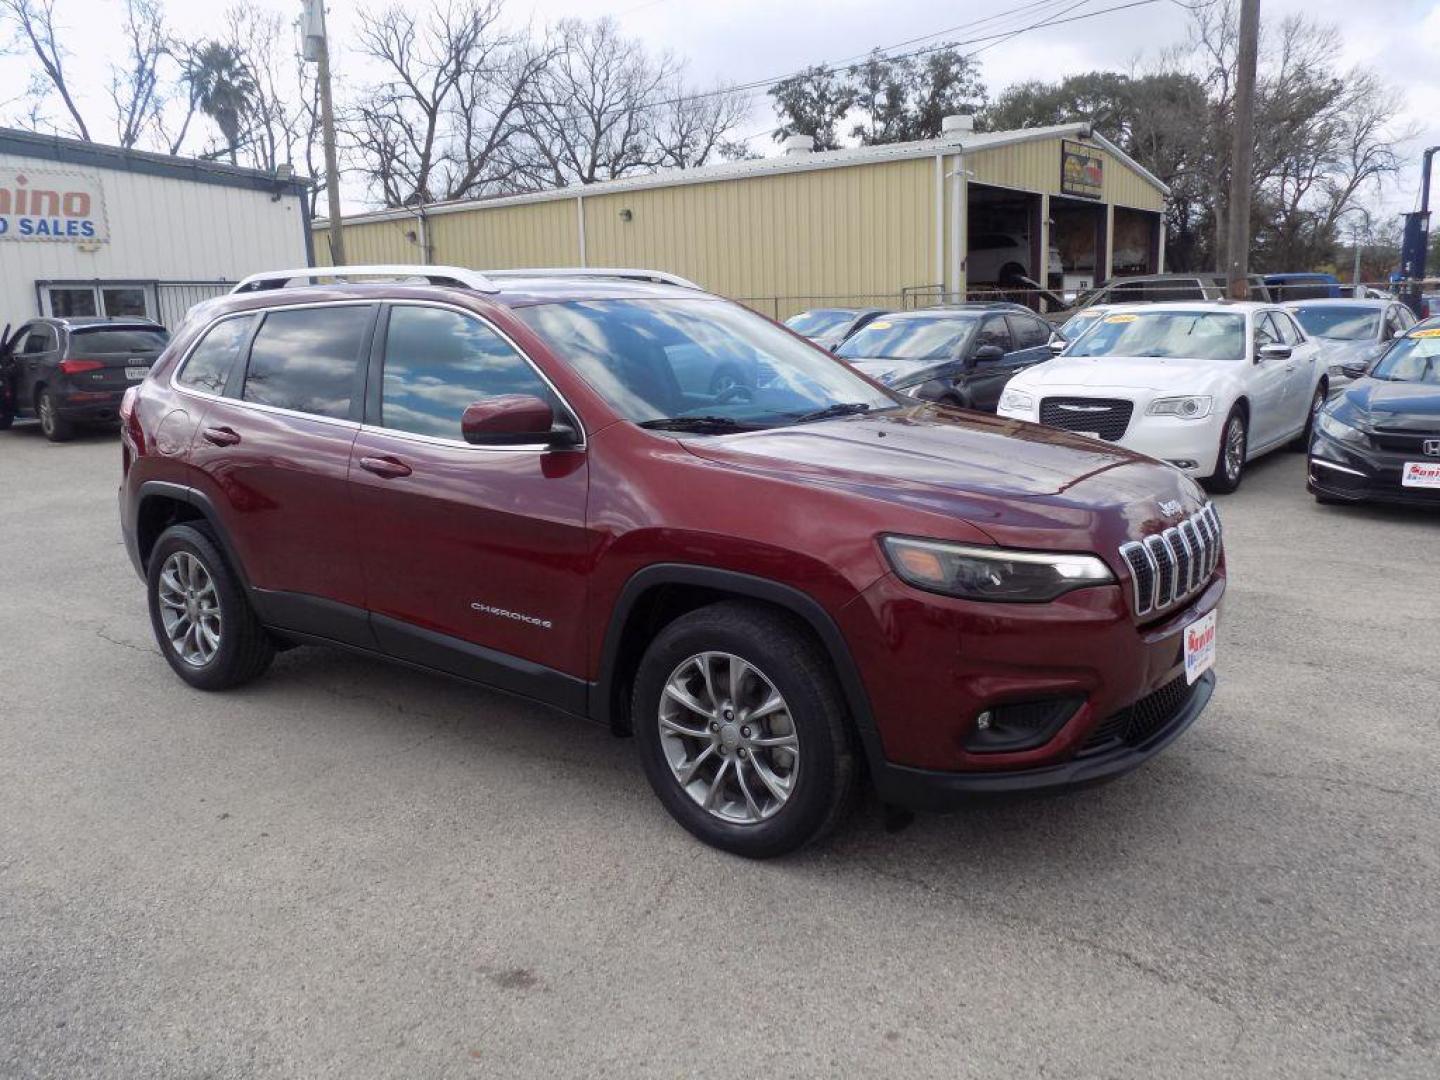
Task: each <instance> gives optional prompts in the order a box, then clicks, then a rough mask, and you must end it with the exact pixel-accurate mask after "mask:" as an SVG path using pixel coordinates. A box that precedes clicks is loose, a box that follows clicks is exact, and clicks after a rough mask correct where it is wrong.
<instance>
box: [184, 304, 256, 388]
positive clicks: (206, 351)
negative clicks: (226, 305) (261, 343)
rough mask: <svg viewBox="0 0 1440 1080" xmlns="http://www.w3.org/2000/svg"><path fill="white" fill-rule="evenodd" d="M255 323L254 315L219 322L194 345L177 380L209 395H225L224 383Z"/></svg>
mask: <svg viewBox="0 0 1440 1080" xmlns="http://www.w3.org/2000/svg"><path fill="white" fill-rule="evenodd" d="M254 323H255V316H253V315H246V316H243V317H242V318H237V319H226V320H225V321H224V322H221V323H216V324H215V325H214V326H213V327H211V328H210V332H209V333H207V334H206V335H205V336H204V338H202V339H201V341H200V344H199V345H197V346H195V351H194V352H192V353H191V354H190V359H189V360H186V361H185V366H184V367H183V368H182V369H181V370H180V374H179V375H178V376H176V378H175V381H176V382H177V383H179V384H180V385H181V386H188V387H190V388H191V389H192V390H203V391H204V392H205V393H207V394H219V393H223V392H224V390H225V382H226V380H227V379H229V377H230V367H231V365H232V364H234V362H235V358H236V357H237V356H239V355H240V347H241V346H242V345H244V344H245V339H246V338H247V337H249V335H250V327H251V326H253V325H254Z"/></svg>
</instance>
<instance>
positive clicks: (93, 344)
mask: <svg viewBox="0 0 1440 1080" xmlns="http://www.w3.org/2000/svg"><path fill="white" fill-rule="evenodd" d="M169 340H170V335H169V334H167V333H166V332H165V331H164V330H145V329H143V328H141V327H132V328H126V329H120V330H114V329H110V330H101V329H98V328H97V329H94V330H89V329H86V328H85V327H81V328H79V329H77V330H71V331H70V351H71V352H72V353H75V354H76V355H77V356H78V355H80V354H81V353H85V354H86V355H88V354H90V353H130V352H159V351H160V350H161V349H163V348H165V344H166V342H168V341H169Z"/></svg>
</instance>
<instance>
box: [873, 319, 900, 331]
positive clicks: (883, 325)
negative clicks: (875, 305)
mask: <svg viewBox="0 0 1440 1080" xmlns="http://www.w3.org/2000/svg"><path fill="white" fill-rule="evenodd" d="M894 325H895V324H894V323H892V322H886V321H885V320H884V319H876V320H875V321H874V322H872V323H871V324H870V329H871V330H889V329H890V327H892V326H894Z"/></svg>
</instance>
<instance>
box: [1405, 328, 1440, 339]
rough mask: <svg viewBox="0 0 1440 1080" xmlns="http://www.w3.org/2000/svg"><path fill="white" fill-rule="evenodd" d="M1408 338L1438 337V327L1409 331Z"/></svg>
mask: <svg viewBox="0 0 1440 1080" xmlns="http://www.w3.org/2000/svg"><path fill="white" fill-rule="evenodd" d="M1409 336H1410V337H1414V338H1421V337H1440V327H1434V328H1432V329H1429V330H1411V331H1410V334H1409Z"/></svg>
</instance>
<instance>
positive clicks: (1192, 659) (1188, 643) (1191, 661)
mask: <svg viewBox="0 0 1440 1080" xmlns="http://www.w3.org/2000/svg"><path fill="white" fill-rule="evenodd" d="M1219 625H1220V613H1219V612H1218V611H1212V612H1209V613H1208V614H1206V615H1202V616H1200V618H1198V619H1196V620H1195V621H1194V622H1192V623H1191V624H1190V625H1188V626H1187V627H1185V682H1186V684H1187V685H1193V684H1194V682H1195V680H1196V679H1198V678H1200V676H1201V675H1204V674H1205V672H1207V671H1209V670H1210V669H1211V668H1213V667H1214V666H1215V637H1216V631H1217V630H1218V629H1219Z"/></svg>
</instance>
